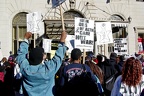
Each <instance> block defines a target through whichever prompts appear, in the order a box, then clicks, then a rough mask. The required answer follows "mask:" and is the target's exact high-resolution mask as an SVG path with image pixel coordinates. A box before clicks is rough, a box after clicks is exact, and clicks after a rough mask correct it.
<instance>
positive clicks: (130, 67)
mask: <svg viewBox="0 0 144 96" xmlns="http://www.w3.org/2000/svg"><path fill="white" fill-rule="evenodd" d="M141 78H142V65H141V64H140V61H139V60H137V59H135V58H134V57H130V58H128V59H127V60H126V61H125V63H124V65H123V68H122V82H123V83H126V85H129V86H134V87H135V86H136V85H138V84H139V83H140V81H141Z"/></svg>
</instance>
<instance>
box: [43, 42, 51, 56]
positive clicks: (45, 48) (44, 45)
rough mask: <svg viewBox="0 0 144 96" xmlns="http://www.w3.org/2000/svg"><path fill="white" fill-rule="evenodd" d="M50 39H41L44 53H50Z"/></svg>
mask: <svg viewBox="0 0 144 96" xmlns="http://www.w3.org/2000/svg"><path fill="white" fill-rule="evenodd" d="M51 41H52V40H51V39H43V48H44V52H45V53H51Z"/></svg>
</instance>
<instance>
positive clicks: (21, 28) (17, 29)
mask: <svg viewBox="0 0 144 96" xmlns="http://www.w3.org/2000/svg"><path fill="white" fill-rule="evenodd" d="M26 14H27V13H25V12H21V13H18V14H17V15H16V16H15V17H14V18H13V21H12V26H13V31H12V52H13V54H16V53H17V50H18V48H19V45H20V43H21V42H22V41H23V40H24V34H25V33H26V32H27V27H26V21H27V20H26ZM32 42H33V37H32ZM30 46H31V45H30Z"/></svg>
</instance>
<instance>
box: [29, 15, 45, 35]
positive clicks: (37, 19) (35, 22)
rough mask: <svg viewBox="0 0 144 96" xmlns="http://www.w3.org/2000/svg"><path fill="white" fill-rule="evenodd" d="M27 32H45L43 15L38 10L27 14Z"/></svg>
mask: <svg viewBox="0 0 144 96" xmlns="http://www.w3.org/2000/svg"><path fill="white" fill-rule="evenodd" d="M27 32H31V33H44V23H43V22H42V15H41V14H40V13H38V12H33V13H29V14H27Z"/></svg>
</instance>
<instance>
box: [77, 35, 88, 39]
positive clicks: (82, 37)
mask: <svg viewBox="0 0 144 96" xmlns="http://www.w3.org/2000/svg"><path fill="white" fill-rule="evenodd" d="M75 39H76V40H85V39H86V36H80V35H76V38H75Z"/></svg>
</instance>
